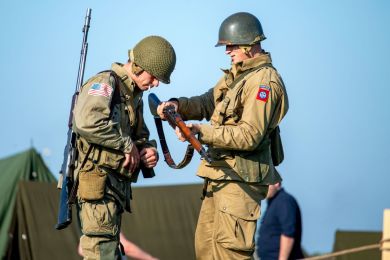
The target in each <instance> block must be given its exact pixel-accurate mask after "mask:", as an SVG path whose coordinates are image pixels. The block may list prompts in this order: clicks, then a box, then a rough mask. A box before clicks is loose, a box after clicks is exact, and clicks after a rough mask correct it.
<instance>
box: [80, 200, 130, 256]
mask: <svg viewBox="0 0 390 260" xmlns="http://www.w3.org/2000/svg"><path fill="white" fill-rule="evenodd" d="M122 212H123V210H122V208H121V206H120V205H119V203H118V202H117V201H116V200H115V199H114V198H113V197H112V196H109V195H105V196H104V197H103V199H101V200H96V201H85V200H83V199H79V201H78V213H79V218H80V224H81V231H82V236H81V238H80V246H81V248H82V250H83V254H84V260H114V259H121V254H120V250H119V233H120V228H121V217H122Z"/></svg>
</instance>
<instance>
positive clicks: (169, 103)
mask: <svg viewBox="0 0 390 260" xmlns="http://www.w3.org/2000/svg"><path fill="white" fill-rule="evenodd" d="M168 106H173V107H174V108H175V111H176V112H177V109H178V107H179V104H178V103H177V102H176V101H164V102H161V104H160V105H158V107H157V114H158V115H159V116H160V118H161V119H163V120H165V119H166V118H165V116H164V113H163V110H164V108H165V107H168Z"/></svg>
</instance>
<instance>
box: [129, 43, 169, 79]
mask: <svg viewBox="0 0 390 260" xmlns="http://www.w3.org/2000/svg"><path fill="white" fill-rule="evenodd" d="M130 53H131V51H129V56H130V59H131V60H133V62H134V63H135V64H137V65H138V66H140V67H141V68H142V69H144V70H145V71H147V72H149V73H150V74H152V75H153V76H154V77H156V78H157V79H158V80H159V81H161V82H163V83H166V84H169V83H170V81H171V80H170V76H171V73H172V71H173V69H174V68H175V64H176V54H175V50H174V49H173V47H172V45H171V44H170V43H169V42H168V41H167V40H165V39H164V38H162V37H160V36H148V37H146V38H144V39H142V40H141V41H140V42H139V43H137V45H135V46H134V48H133V50H132V55H133V57H131V54H130Z"/></svg>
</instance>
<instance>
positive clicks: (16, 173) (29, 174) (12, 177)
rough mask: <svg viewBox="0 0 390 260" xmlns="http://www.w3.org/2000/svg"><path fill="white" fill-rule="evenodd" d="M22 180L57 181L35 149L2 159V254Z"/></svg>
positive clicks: (0, 170) (0, 214)
mask: <svg viewBox="0 0 390 260" xmlns="http://www.w3.org/2000/svg"><path fill="white" fill-rule="evenodd" d="M20 180H27V181H40V182H55V181H56V178H55V177H54V176H53V174H52V173H51V172H50V171H49V169H48V168H47V166H46V165H45V163H44V161H43V160H42V157H41V156H40V154H39V153H38V152H37V151H36V150H35V149H34V148H31V149H28V150H26V151H24V152H21V153H18V154H15V155H13V156H9V157H7V158H4V159H1V160H0V256H2V255H4V250H5V247H6V245H7V243H8V229H9V226H10V224H11V220H12V215H13V211H14V205H15V198H16V193H17V189H18V185H17V184H18V182H19V181H20Z"/></svg>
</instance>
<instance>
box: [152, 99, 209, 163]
mask: <svg viewBox="0 0 390 260" xmlns="http://www.w3.org/2000/svg"><path fill="white" fill-rule="evenodd" d="M148 101H149V108H150V112H151V113H152V115H153V117H154V121H155V123H156V127H157V132H158V135H159V138H160V144H161V148H162V150H163V154H164V157H165V161H166V162H167V164H168V166H169V167H171V168H174V169H181V168H183V167H184V166H186V165H187V164H188V163H189V162H190V161H191V158H192V155H193V151H194V148H195V150H196V151H197V152H198V153H199V154H200V156H201V158H202V159H204V160H206V161H207V162H208V163H211V162H212V160H211V157H210V156H209V154H208V153H207V152H206V150H205V149H204V148H203V146H202V144H201V143H200V142H199V140H198V139H197V138H196V137H195V135H194V134H193V133H192V132H191V130H190V129H189V128H188V127H187V126H186V124H185V123H184V121H183V119H182V118H181V116H180V114H179V113H177V112H176V111H175V107H174V106H167V107H165V108H164V110H163V113H164V115H165V118H166V119H167V121H168V123H169V124H170V126H171V127H172V128H173V129H175V127H176V126H177V127H178V128H179V129H180V131H181V132H182V133H183V135H184V137H185V138H186V139H187V141H188V142H189V143H190V145H189V146H188V148H187V152H186V155H185V157H184V159H183V161H182V162H180V163H179V164H178V165H176V164H175V163H174V161H173V159H172V157H171V155H170V153H169V149H168V146H167V144H166V142H165V136H164V131H163V128H162V123H161V119H160V117H159V115H158V114H157V107H158V106H159V105H160V104H161V101H160V100H159V99H158V97H157V96H156V95H155V94H153V93H152V94H149V96H148Z"/></svg>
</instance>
